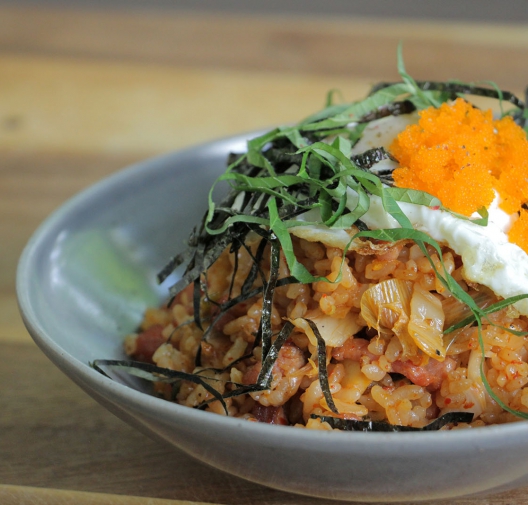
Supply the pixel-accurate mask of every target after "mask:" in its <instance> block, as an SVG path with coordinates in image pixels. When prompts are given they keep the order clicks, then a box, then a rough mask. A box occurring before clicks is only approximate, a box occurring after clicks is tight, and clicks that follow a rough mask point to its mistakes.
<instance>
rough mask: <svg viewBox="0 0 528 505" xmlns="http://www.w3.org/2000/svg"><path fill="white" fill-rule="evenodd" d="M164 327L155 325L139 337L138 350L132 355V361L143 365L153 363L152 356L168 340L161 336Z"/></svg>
mask: <svg viewBox="0 0 528 505" xmlns="http://www.w3.org/2000/svg"><path fill="white" fill-rule="evenodd" d="M162 330H163V325H161V324H155V325H153V326H151V327H149V328H148V329H146V330H145V331H143V332H142V333H140V334H139V335H138V336H137V339H136V350H135V352H134V354H132V359H134V360H136V361H141V362H143V363H153V361H152V356H153V355H154V353H155V352H156V350H157V349H158V347H159V346H160V345H161V344H164V343H165V341H166V339H165V337H164V336H163V335H162V334H161V332H162Z"/></svg>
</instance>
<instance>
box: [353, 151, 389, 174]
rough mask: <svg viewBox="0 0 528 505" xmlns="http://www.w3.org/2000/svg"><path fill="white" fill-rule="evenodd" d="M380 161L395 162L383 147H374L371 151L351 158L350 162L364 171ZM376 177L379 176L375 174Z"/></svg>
mask: <svg viewBox="0 0 528 505" xmlns="http://www.w3.org/2000/svg"><path fill="white" fill-rule="evenodd" d="M382 160H392V161H396V160H395V158H394V157H393V156H392V154H390V153H389V152H387V151H386V150H385V149H384V148H383V147H374V148H373V149H369V150H368V151H365V152H362V153H360V154H356V155H353V156H352V161H353V162H354V163H355V164H356V165H357V166H358V167H359V168H362V169H365V170H368V169H370V168H372V167H373V166H374V165H375V164H376V163H379V162H380V161H382ZM376 175H378V176H379V175H380V174H378V173H376ZM385 175H386V174H385Z"/></svg>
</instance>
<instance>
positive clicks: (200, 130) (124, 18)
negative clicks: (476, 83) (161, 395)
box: [0, 6, 528, 505]
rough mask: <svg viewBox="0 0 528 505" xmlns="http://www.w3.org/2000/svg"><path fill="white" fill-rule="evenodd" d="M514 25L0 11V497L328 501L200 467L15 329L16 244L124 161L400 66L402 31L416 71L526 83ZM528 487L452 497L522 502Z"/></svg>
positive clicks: (527, 35)
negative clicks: (97, 397) (108, 406)
mask: <svg viewBox="0 0 528 505" xmlns="http://www.w3.org/2000/svg"><path fill="white" fill-rule="evenodd" d="M526 28H527V27H519V26H515V27H514V26H501V25H494V26H492V25H480V24H474V25H469V24H453V23H451V24H442V23H411V22H392V21H379V20H377V21H374V20H362V19H348V20H344V19H319V20H316V19H311V18H302V17H298V18H295V17H289V18H285V17H283V18H280V19H278V18H262V17H260V18H253V17H242V16H225V17H220V16H207V15H200V16H198V15H192V14H190V13H184V14H182V13H178V14H168V13H163V14H162V13H159V12H155V11H149V10H145V11H139V10H135V11H128V12H127V11H125V10H123V11H111V10H108V9H105V10H103V9H101V10H89V11H88V10H86V11H84V10H80V9H73V8H72V9H67V8H63V9H57V8H54V9H52V8H47V9H46V8H36V7H34V8H21V7H14V6H10V7H8V6H0V160H1V161H0V252H1V254H0V358H1V362H2V365H1V366H0V400H1V405H2V414H1V415H0V485H2V486H0V503H6V504H8V505H10V504H11V503H38V504H42V505H47V504H62V503H67V502H68V501H67V500H68V499H69V500H70V502H77V503H102V504H104V503H121V501H118V500H119V497H120V496H121V497H123V496H136V497H139V498H138V499H137V500H138V501H128V503H145V504H148V503H152V504H155V503H157V502H155V501H153V499H155V498H158V499H166V500H172V501H174V500H189V501H195V502H196V501H197V502H208V503H218V504H250V503H262V504H294V503H295V504H303V505H307V504H310V505H315V504H321V503H323V501H321V500H315V499H310V498H301V497H297V496H293V495H289V494H286V493H283V492H279V491H274V490H271V489H266V488H264V487H262V486H258V485H255V484H251V483H249V482H245V481H242V480H240V479H238V478H235V477H231V476H228V475H226V474H223V473H222V472H220V471H218V470H214V469H211V468H208V467H206V466H204V465H203V464H201V463H198V462H196V461H194V460H193V459H191V458H189V457H188V456H187V455H185V454H183V453H181V452H178V451H176V450H174V449H171V448H169V447H166V446H163V445H161V444H159V443H157V442H153V441H151V440H149V439H147V438H146V437H144V436H143V435H142V434H140V433H138V432H136V431H134V430H133V429H132V428H130V427H129V426H127V425H125V424H124V423H122V422H121V421H119V420H118V419H116V418H115V417H114V416H113V415H111V414H110V413H108V412H107V411H105V410H104V409H103V408H102V407H100V406H99V405H97V404H96V403H95V402H94V401H93V400H92V399H90V398H89V397H88V396H86V395H85V394H84V393H83V392H81V391H80V390H79V389H78V388H77V387H76V386H74V385H73V384H72V383H71V382H70V381H69V380H68V379H66V377H65V376H63V375H62V374H61V373H60V372H59V371H58V370H57V369H55V367H54V366H53V365H52V364H51V363H50V362H49V361H48V360H47V358H45V356H44V355H43V354H42V353H41V351H40V350H39V349H38V348H37V347H36V346H35V345H34V344H33V342H32V341H31V340H30V338H29V336H28V334H27V332H26V331H25V329H24V327H23V324H22V322H21V320H20V316H19V315H18V310H17V305H16V296H15V272H16V264H17V261H18V257H19V255H20V253H21V251H22V248H23V247H24V245H25V243H26V242H27V240H28V239H29V237H30V236H31V234H32V232H33V231H34V230H35V228H36V227H37V226H38V224H39V223H40V222H41V221H42V220H43V219H44V218H45V217H46V216H47V215H48V214H49V213H50V212H52V211H53V210H54V209H55V208H57V207H58V206H59V205H61V204H62V203H63V202H64V201H65V200H67V199H68V198H69V197H71V196H72V195H74V194H75V193H77V192H78V191H80V190H81V189H83V188H85V187H87V186H89V185H90V184H92V183H94V182H95V181H97V180H99V179H101V178H103V177H105V176H107V175H109V174H111V173H113V172H115V171H117V170H119V169H120V168H122V167H124V166H126V165H128V164H130V163H133V162H135V161H139V160H141V159H144V158H146V157H148V156H152V155H155V154H158V153H161V152H165V151H169V150H172V149H177V148H181V147H184V146H188V145H191V144H196V143H199V142H202V141H207V140H211V139H214V138H218V137H222V136H226V135H230V134H233V133H238V132H241V131H248V130H252V129H257V128H263V127H267V126H271V125H275V124H277V123H287V122H290V121H295V120H297V119H299V118H301V117H303V116H305V115H307V114H308V113H310V112H312V111H313V110H315V109H317V108H319V107H320V106H321V105H322V104H323V103H324V99H325V94H326V92H327V90H329V89H332V88H338V89H340V90H341V91H342V93H343V95H344V96H345V97H347V98H349V99H353V98H357V97H360V96H362V95H363V94H364V93H365V92H366V91H367V90H368V89H369V86H370V85H371V84H373V83H375V82H378V81H380V80H393V79H396V78H397V74H396V64H395V59H396V58H395V54H396V46H397V44H398V42H399V41H402V42H403V44H404V53H405V59H406V63H407V67H408V70H409V72H410V73H411V74H413V75H414V76H416V77H417V78H428V79H442V80H445V79H447V78H452V77H457V78H460V79H465V80H482V79H493V80H495V81H496V82H497V83H498V84H499V85H500V86H501V87H503V88H509V89H511V90H513V91H517V92H522V91H523V89H524V86H525V84H527V83H528V72H526V71H525V62H526V61H528V30H527V29H526ZM60 490H70V491H75V492H83V493H100V494H96V495H93V494H82V495H68V494H65V493H64V492H61V491H60ZM526 491H527V490H526V489H524V490H522V489H521V490H516V491H511V492H508V493H503V494H501V495H497V496H493V497H489V498H488V497H486V498H472V499H461V500H457V501H450V503H457V504H463V505H475V504H486V505H487V504H489V505H499V504H500V505H506V504H514V503H515V504H521V505H528V498H525V493H526ZM69 496H73V498H69ZM114 496H115V501H111V500H114V498H113V497H114ZM82 500H84V501H82ZM105 500H107V501H105ZM130 500H132V499H130ZM123 503H125V502H124V501H123ZM174 503H181V502H177V501H174ZM332 503H335V502H332ZM440 503H442V502H440ZM446 503H447V502H445V504H446ZM445 504H442V505H445Z"/></svg>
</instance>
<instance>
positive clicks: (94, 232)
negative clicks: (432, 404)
mask: <svg viewBox="0 0 528 505" xmlns="http://www.w3.org/2000/svg"><path fill="white" fill-rule="evenodd" d="M245 138H246V137H235V138H231V139H227V140H223V141H218V142H212V143H209V144H205V145H202V146H199V147H195V148H192V149H188V150H186V151H182V152H179V153H176V154H171V155H168V156H164V157H160V158H156V159H154V160H150V161H147V162H144V163H140V164H138V165H135V166H133V167H131V168H129V169H127V170H124V171H122V172H120V173H118V174H116V175H114V176H112V177H110V178H108V179H106V180H104V181H102V182H100V183H99V184H96V185H95V186H93V187H91V188H89V189H88V190H86V191H84V192H82V193H81V194H79V195H78V196H76V197H75V198H73V199H72V200H70V201H69V202H67V203H66V204H65V205H64V206H62V207H61V208H60V209H59V210H57V211H56V212H55V213H54V214H53V215H52V216H50V217H49V218H48V219H47V220H46V221H45V222H44V223H43V224H42V226H41V227H40V228H39V229H38V230H37V232H36V233H35V235H34V236H33V238H32V239H31V241H30V242H29V244H28V245H27V247H26V249H25V251H24V253H23V255H22V258H21V260H20V264H19V269H18V280H17V290H18V297H19V304H20V309H21V312H22V315H23V318H24V321H25V324H26V326H27V328H28V330H29V332H30V333H31V335H32V337H33V338H34V340H35V342H36V343H37V344H38V345H39V346H40V347H41V349H42V350H43V351H44V352H45V353H46V355H47V356H48V357H49V358H50V359H51V360H52V361H53V362H54V363H55V364H56V365H57V366H58V367H59V368H60V369H61V370H62V371H63V372H64V373H65V374H66V375H68V376H69V377H70V378H71V379H72V380H73V381H75V382H76V383H77V384H78V385H79V386H80V387H81V388H82V389H84V390H85V391H86V392H87V393H88V394H90V395H91V396H93V397H94V398H95V399H96V400H97V401H99V402H100V403H101V404H103V405H104V406H105V407H107V408H108V409H109V410H111V411H112V412H113V413H114V414H116V415H117V416H119V417H120V418H122V419H124V420H125V421H126V422H128V423H130V424H132V425H133V426H136V427H137V428H139V429H140V430H142V431H143V432H145V433H147V434H149V435H151V436H154V437H157V438H160V439H162V440H164V441H166V442H167V443H169V444H172V445H174V446H176V447H178V448H180V449H182V450H183V451H185V452H187V453H188V454H190V455H191V456H194V457H195V458H197V459H199V460H200V461H203V462H205V463H208V464H210V465H213V466H214V467H216V468H219V469H222V470H224V471H226V472H229V473H231V474H234V475H237V476H240V477H242V478H245V479H248V480H251V481H254V482H258V483H261V484H264V485H266V486H270V487H274V488H277V489H282V490H286V491H290V492H294V493H301V494H306V495H310V496H318V497H325V498H335V499H342V500H350V501H383V502H393V501H411V500H424V499H434V498H449V497H455V496H463V495H472V494H475V493H491V492H498V491H500V490H505V489H509V488H512V487H517V486H522V485H528V458H527V456H526V455H527V454H528V423H526V422H519V423H515V424H511V425H505V426H495V427H489V428H483V429H475V430H461V431H451V432H446V431H442V432H424V433H359V432H349V433H345V432H314V431H310V430H303V429H297V428H289V427H283V426H271V425H266V424H259V423H249V422H245V421H240V420H237V419H232V418H225V417H222V416H218V415H215V414H209V413H206V412H202V411H197V410H193V409H189V408H186V407H181V406H179V405H175V404H172V403H169V402H166V401H164V400H161V399H158V398H155V397H153V396H150V395H149V394H148V386H145V385H143V384H142V383H141V382H135V381H134V380H132V379H131V378H128V377H117V378H116V380H115V381H113V380H110V379H108V378H106V377H104V376H102V375H100V374H99V373H97V372H96V371H94V370H93V369H92V368H90V367H89V366H88V363H89V362H90V361H92V360H94V359H96V358H108V359H120V358H123V352H122V338H123V335H125V334H126V333H127V332H129V331H132V330H134V328H135V327H136V325H137V324H138V323H139V321H140V319H141V314H142V311H143V310H144V309H145V308H146V307H148V306H151V305H156V304H158V303H159V302H161V301H162V299H163V298H164V297H165V295H166V292H167V287H166V286H161V287H160V286H157V285H156V283H155V274H156V273H157V271H158V270H159V269H160V267H161V266H163V265H164V263H165V262H166V260H167V259H168V258H169V257H170V256H172V255H173V254H174V253H175V252H177V251H178V250H179V249H180V247H181V245H182V242H183V240H184V239H185V238H186V237H187V235H188V232H189V231H190V229H191V227H192V225H193V223H195V222H196V220H197V219H199V218H200V216H201V215H202V212H203V211H204V210H205V202H206V195H207V192H208V189H209V187H210V184H211V182H212V181H213V179H214V178H215V177H216V176H217V175H218V174H219V173H220V172H221V171H222V170H223V168H224V164H225V159H226V155H227V153H228V152H229V151H231V150H233V151H238V152H239V151H241V150H243V149H244V146H245V142H244V139H245Z"/></svg>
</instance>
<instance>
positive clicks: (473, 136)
mask: <svg viewBox="0 0 528 505" xmlns="http://www.w3.org/2000/svg"><path fill="white" fill-rule="evenodd" d="M398 66H399V72H400V75H401V78H402V81H401V82H398V83H382V84H379V85H377V86H375V87H374V88H373V89H372V91H371V93H370V94H369V95H368V96H367V97H366V98H365V99H363V100H361V101H357V102H353V103H343V104H342V103H333V95H329V97H328V103H327V105H326V107H325V108H324V109H323V110H321V111H320V112H318V113H316V114H313V115H312V116H310V117H308V118H306V119H305V120H303V121H301V122H300V123H298V124H297V125H295V126H285V127H280V128H277V129H275V130H272V131H270V132H268V133H266V134H264V135H262V136H260V137H257V138H254V139H252V140H250V141H248V143H247V152H245V153H243V154H240V153H233V154H231V155H230V156H229V160H228V166H227V170H226V171H225V173H224V174H222V175H221V176H220V177H219V178H218V180H217V181H216V183H215V186H216V185H218V184H220V185H221V184H224V185H225V184H226V183H227V185H229V187H230V191H229V193H228V195H227V196H226V197H225V198H224V199H223V200H222V201H221V202H220V203H214V201H213V198H212V194H213V190H214V188H215V186H213V188H212V189H211V192H210V195H211V196H210V198H209V208H208V211H207V213H206V215H205V216H204V219H203V221H202V223H201V224H200V225H199V226H197V227H196V228H195V230H194V231H193V233H192V235H191V237H190V238H189V241H188V244H187V249H186V250H185V251H184V252H182V253H180V254H178V255H177V256H175V257H174V258H172V259H171V260H170V261H169V263H168V265H167V266H166V267H165V268H164V269H163V270H162V271H161V272H160V274H159V279H158V280H159V282H163V281H165V280H166V279H167V278H168V277H169V276H170V275H171V274H172V273H173V272H174V271H175V270H176V269H178V268H180V270H181V269H182V268H183V273H182V274H181V276H180V280H179V281H178V282H176V284H175V285H173V286H172V287H171V288H170V299H169V300H168V302H167V303H166V304H165V305H164V306H162V307H158V308H152V309H148V310H147V311H146V313H145V316H144V319H143V322H142V324H141V327H140V328H139V329H138V331H137V332H136V333H134V334H133V335H129V336H128V337H127V338H126V341H125V350H126V352H127V354H128V355H129V359H128V360H123V361H116V360H96V361H95V362H94V363H92V366H94V368H96V369H97V370H99V371H100V372H101V373H105V372H104V370H105V369H106V370H108V369H114V370H121V371H123V370H124V371H126V372H128V373H131V374H134V375H137V376H139V377H142V378H144V379H147V380H150V381H153V383H154V389H155V391H156V393H157V394H158V395H160V396H162V397H164V398H165V399H167V400H170V401H174V402H176V403H179V404H181V405H185V406H188V407H192V408H197V409H203V410H206V411H211V412H214V413H217V414H221V415H228V416H234V417H239V418H244V419H247V420H249V421H257V422H267V423H272V424H284V425H292V426H300V427H307V428H313V429H327V430H331V429H339V430H360V431H380V430H381V431H412V430H437V429H443V430H446V429H455V428H469V427H478V426H485V425H491V424H499V423H507V422H514V421H519V420H522V419H527V418H528V388H527V387H526V385H527V384H528V299H527V298H528V254H527V253H528V211H527V209H528V207H527V203H528V140H527V131H526V128H525V125H526V118H527V116H528V115H527V114H526V111H525V106H524V103H523V102H522V101H521V100H519V99H518V98H517V97H516V96H515V95H513V94H512V93H509V92H506V91H501V90H500V89H498V88H497V87H495V86H493V85H490V86H478V85H473V84H464V83H460V82H454V81H453V82H443V83H437V82H417V81H415V80H413V79H412V78H411V77H410V76H409V75H408V74H407V73H406V71H405V69H404V66H403V62H402V58H401V55H400V56H399V62H398ZM480 103H486V104H487V106H489V104H490V103H492V105H493V106H494V112H492V111H491V110H487V109H486V108H482V107H481V106H480V105H479V106H477V104H480Z"/></svg>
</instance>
